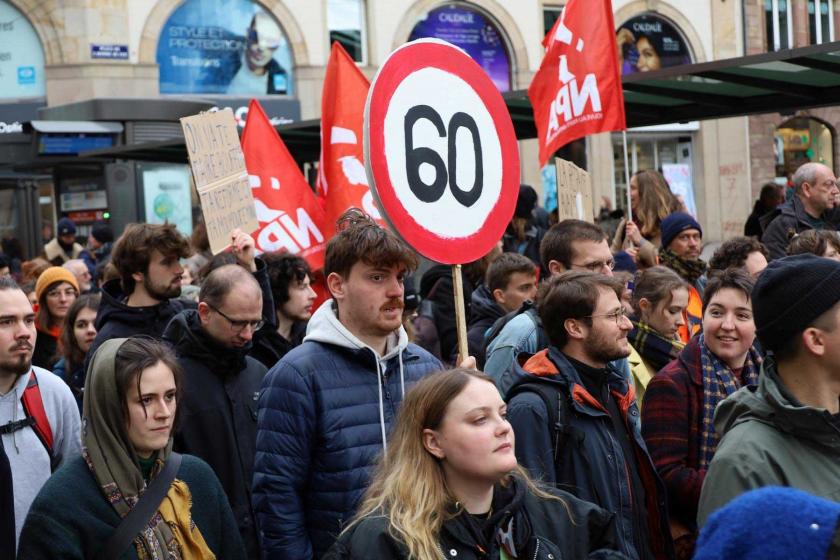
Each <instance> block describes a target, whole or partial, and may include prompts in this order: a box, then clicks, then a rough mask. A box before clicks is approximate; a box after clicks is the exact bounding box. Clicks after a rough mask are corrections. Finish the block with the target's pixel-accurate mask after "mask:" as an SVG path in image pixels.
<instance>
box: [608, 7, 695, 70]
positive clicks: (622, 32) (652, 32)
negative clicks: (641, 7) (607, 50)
mask: <svg viewBox="0 0 840 560" xmlns="http://www.w3.org/2000/svg"><path fill="white" fill-rule="evenodd" d="M616 42H617V43H618V46H619V49H620V51H621V60H620V63H621V74H622V76H623V75H626V74H633V73H635V72H650V71H652V70H659V69H660V68H668V67H669V66H677V65H680V64H690V63H691V60H692V58H691V49H689V47H688V41H686V39H685V37H684V36H683V34H682V32H681V31H680V30H679V29H678V28H677V26H675V25H674V24H672V23H671V22H670V21H668V20H666V19H665V18H663V17H661V16H659V15H657V14H653V13H648V14H642V15H639V16H636V17H633V18H630V19H629V20H627V21H626V22H624V23H623V24H622V25H621V26H620V27H619V28H618V30H617V31H616Z"/></svg>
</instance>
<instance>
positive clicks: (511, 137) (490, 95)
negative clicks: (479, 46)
mask: <svg viewBox="0 0 840 560" xmlns="http://www.w3.org/2000/svg"><path fill="white" fill-rule="evenodd" d="M453 51H454V52H453ZM429 67H431V68H437V69H439V70H442V71H444V72H448V73H450V74H454V75H455V76H457V77H459V78H461V79H462V80H464V81H465V82H466V83H467V84H468V85H469V86H471V87H472V89H473V90H474V91H475V93H476V94H477V95H478V96H479V98H480V99H481V100H482V101H483V102H484V105H485V107H486V108H487V111H488V113H489V114H490V117H491V119H492V121H493V124H494V125H495V127H496V133H497V134H498V137H499V145H500V148H501V156H502V185H501V191H500V194H499V198H498V200H497V201H496V204H495V205H494V206H493V208H492V209H491V210H490V212H489V213H488V215H487V217H486V218H485V220H484V224H483V225H482V226H481V229H479V230H478V231H477V232H476V233H474V234H472V235H469V236H467V237H456V238H449V237H441V236H439V235H437V234H435V233H433V232H431V231H429V230H427V229H426V228H424V227H423V226H421V225H420V224H418V223H417V221H416V220H415V219H414V218H413V217H412V216H411V214H409V213H408V212H407V210H406V209H405V207H404V206H403V205H402V203H401V202H400V200H399V199H398V198H397V195H396V193H395V191H394V186H393V184H392V183H391V178H390V173H389V172H388V162H387V160H386V157H385V127H384V124H385V116H386V114H387V111H388V107H389V105H390V102H391V98H392V97H393V95H394V92H395V91H396V90H397V88H398V87H399V85H400V84H401V83H402V82H403V80H405V78H407V77H408V76H409V75H410V74H412V73H414V72H416V71H418V70H421V69H423V68H429ZM368 105H369V107H368V109H369V112H368V123H367V124H368V130H367V133H368V135H369V143H368V146H367V147H368V161H369V162H370V170H371V174H372V175H373V177H372V178H373V179H374V180H373V181H371V183H372V184H371V187H372V188H373V189H375V194H376V196H377V198H378V199H379V202H380V205H381V206H382V210H383V211H384V214H385V217H386V219H387V220H388V222H389V223H390V224H391V225H392V226H393V228H394V229H395V230H396V231H397V233H398V234H399V235H400V236H401V237H402V238H403V239H405V241H406V242H407V243H408V244H409V245H411V246H412V247H413V248H414V249H415V250H416V251H417V252H419V253H420V254H421V255H423V256H425V257H426V258H429V259H431V260H433V261H437V262H440V263H444V264H464V263H468V262H472V261H475V260H478V259H480V258H481V257H483V256H484V255H486V254H487V253H488V252H490V250H491V249H492V248H493V247H494V246H495V245H496V243H498V241H499V240H500V239H501V238H502V235H503V234H504V231H505V229H506V228H507V225H508V223H509V222H510V220H511V218H512V217H513V211H514V208H515V206H516V199H517V196H518V193H519V147H518V145H517V140H516V135H515V133H514V130H513V123H512V122H511V120H510V115H509V112H508V108H507V106H506V105H505V102H504V100H503V99H502V95H501V93H499V91H498V89H496V86H495V84H493V82H492V80H490V77H489V76H488V75H487V74H486V73H485V72H484V70H482V68H481V67H480V66H479V65H478V64H477V63H476V62H475V61H474V60H472V58H470V57H469V55H467V54H466V53H464V52H463V51H461V50H460V49H458V48H457V47H454V46H452V45H448V44H442V43H441V42H429V41H428V40H422V39H421V40H419V41H416V42H413V43H410V44H408V45H406V46H404V47H401V48H399V49H397V50H396V51H395V52H393V53H392V54H391V56H390V57H389V58H388V59H387V60H386V61H385V64H384V65H383V66H382V68H381V69H380V71H379V73H378V74H377V76H376V79H375V81H374V83H373V85H372V86H371V93H370V99H369V100H368ZM464 211H468V210H467V209H466V208H465V210H464ZM457 218H458V217H457V216H441V219H457Z"/></svg>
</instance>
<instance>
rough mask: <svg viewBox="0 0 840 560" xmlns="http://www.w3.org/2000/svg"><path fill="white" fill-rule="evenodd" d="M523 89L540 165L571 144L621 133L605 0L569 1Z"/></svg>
mask: <svg viewBox="0 0 840 560" xmlns="http://www.w3.org/2000/svg"><path fill="white" fill-rule="evenodd" d="M543 44H545V46H546V52H545V57H544V58H543V61H542V64H541V65H540V69H539V70H538V71H537V73H536V75H534V79H533V81H532V82H531V85H530V87H529V88H528V97H529V98H530V99H531V105H532V106H533V108H534V120H535V122H536V125H537V133H538V138H539V144H540V164H541V165H545V163H546V162H547V161H548V159H549V158H550V157H551V154H553V153H554V152H556V151H557V150H558V149H559V148H561V147H562V146H564V145H565V144H568V143H569V142H571V141H572V140H576V139H578V138H582V137H584V136H586V135H588V134H595V133H597V132H606V131H610V130H624V129H626V128H627V123H626V120H625V117H624V92H623V91H622V88H621V76H620V74H619V66H618V47H617V45H616V41H615V24H614V23H613V13H612V5H611V2H610V0H569V2H568V3H567V4H566V6H565V8H563V13H562V14H561V16H560V19H558V20H557V23H555V24H554V27H553V28H552V29H551V31H550V32H549V34H548V35H547V36H546V41H544V43H543Z"/></svg>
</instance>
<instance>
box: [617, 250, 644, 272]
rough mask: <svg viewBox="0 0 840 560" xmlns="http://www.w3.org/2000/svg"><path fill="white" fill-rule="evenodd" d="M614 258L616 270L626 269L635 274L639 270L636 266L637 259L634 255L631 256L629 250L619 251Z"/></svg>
mask: <svg viewBox="0 0 840 560" xmlns="http://www.w3.org/2000/svg"><path fill="white" fill-rule="evenodd" d="M613 260H615V268H614V269H613V270H614V271H616V272H620V271H622V270H625V271H627V272H632V273H633V274H635V273H636V271H637V270H638V269H637V268H636V261H634V260H633V257H631V256H630V254H629V253H628V252H627V251H619V252H618V253H616V254H614V255H613Z"/></svg>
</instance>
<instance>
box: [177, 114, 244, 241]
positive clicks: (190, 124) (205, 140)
mask: <svg viewBox="0 0 840 560" xmlns="http://www.w3.org/2000/svg"><path fill="white" fill-rule="evenodd" d="M181 127H182V128H183V130H184V139H185V140H186V145H187V154H188V155H189V158H190V167H191V169H192V173H193V179H194V180H195V188H196V190H197V191H198V198H199V201H200V202H201V211H202V213H203V214H204V224H205V226H206V227H207V237H208V239H209V240H210V250H211V251H212V252H213V254H214V255H215V254H218V253H220V252H222V251H224V250H225V249H226V248H227V247H228V245H230V232H231V230H233V229H234V228H239V229H241V230H242V231H244V232H247V233H252V232H253V231H254V230H256V229H257V228H258V227H259V222H258V221H257V214H256V208H255V206H254V197H253V195H252V194H251V186H250V185H249V183H248V172H247V171H246V169H245V157H244V156H243V155H242V148H241V146H240V145H239V134H238V133H237V130H236V121H235V120H234V118H233V112H232V111H231V110H230V109H224V110H221V111H215V112H210V113H201V114H200V115H194V116H192V117H184V118H182V119H181Z"/></svg>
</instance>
